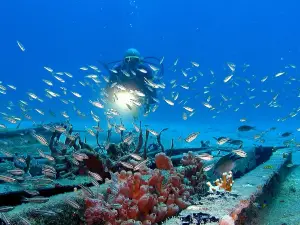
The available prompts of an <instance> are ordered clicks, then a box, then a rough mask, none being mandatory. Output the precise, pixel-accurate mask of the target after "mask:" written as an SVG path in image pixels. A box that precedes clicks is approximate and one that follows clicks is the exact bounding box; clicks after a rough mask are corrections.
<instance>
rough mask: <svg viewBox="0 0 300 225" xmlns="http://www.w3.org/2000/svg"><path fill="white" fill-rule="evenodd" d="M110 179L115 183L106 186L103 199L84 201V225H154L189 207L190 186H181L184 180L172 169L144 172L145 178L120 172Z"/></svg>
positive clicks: (101, 197)
mask: <svg viewBox="0 0 300 225" xmlns="http://www.w3.org/2000/svg"><path fill="white" fill-rule="evenodd" d="M163 158H167V157H164V156H163ZM169 168H171V166H170V164H169ZM114 176H115V177H116V178H117V179H118V181H117V182H115V183H113V184H110V186H109V187H108V188H107V195H106V196H105V198H104V196H103V195H100V196H99V199H90V198H87V199H86V211H85V218H86V221H87V224H88V225H90V224H93V223H99V222H100V223H101V222H105V223H106V224H107V225H109V224H111V225H120V224H125V225H128V224H134V225H136V224H146V225H148V224H155V223H158V222H162V221H163V220H165V219H166V218H167V217H168V216H174V215H176V214H177V213H178V212H179V211H180V210H182V209H185V208H186V207H187V206H188V205H189V204H190V203H189V196H190V193H189V191H190V190H192V187H190V186H186V185H184V184H183V179H184V177H183V176H181V174H179V173H177V172H176V170H170V171H169V172H168V171H164V172H163V173H162V172H161V171H160V170H159V169H155V170H151V169H148V172H147V176H145V177H144V176H142V174H141V173H139V172H135V173H128V172H125V171H121V172H120V173H115V174H114ZM113 185H115V186H116V187H113ZM116 190H118V192H116ZM115 207H116V208H115ZM112 209H113V210H112Z"/></svg>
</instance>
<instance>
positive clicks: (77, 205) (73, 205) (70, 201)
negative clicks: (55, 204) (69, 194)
mask: <svg viewBox="0 0 300 225" xmlns="http://www.w3.org/2000/svg"><path fill="white" fill-rule="evenodd" d="M65 203H67V204H68V205H69V206H71V207H73V208H74V209H80V208H81V207H80V205H79V204H78V203H77V202H75V201H74V200H72V199H69V198H67V199H65Z"/></svg>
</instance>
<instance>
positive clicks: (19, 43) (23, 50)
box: [17, 41, 25, 52]
mask: <svg viewBox="0 0 300 225" xmlns="http://www.w3.org/2000/svg"><path fill="white" fill-rule="evenodd" d="M17 44H18V46H19V48H20V49H21V51H22V52H25V47H24V45H23V44H22V43H21V42H20V41H17Z"/></svg>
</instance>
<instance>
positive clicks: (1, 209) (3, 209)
mask: <svg viewBox="0 0 300 225" xmlns="http://www.w3.org/2000/svg"><path fill="white" fill-rule="evenodd" d="M14 208H15V207H13V206H0V213H2V212H9V211H11V210H13V209H14Z"/></svg>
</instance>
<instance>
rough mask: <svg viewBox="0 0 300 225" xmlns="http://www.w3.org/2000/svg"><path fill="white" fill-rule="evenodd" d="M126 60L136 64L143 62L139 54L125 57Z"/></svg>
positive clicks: (129, 63) (128, 62)
mask: <svg viewBox="0 0 300 225" xmlns="http://www.w3.org/2000/svg"><path fill="white" fill-rule="evenodd" d="M124 62H125V63H126V64H128V65H136V64H138V63H140V62H141V58H140V57H138V56H127V57H125V58H124Z"/></svg>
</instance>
